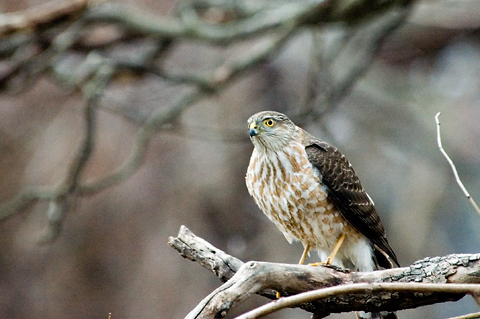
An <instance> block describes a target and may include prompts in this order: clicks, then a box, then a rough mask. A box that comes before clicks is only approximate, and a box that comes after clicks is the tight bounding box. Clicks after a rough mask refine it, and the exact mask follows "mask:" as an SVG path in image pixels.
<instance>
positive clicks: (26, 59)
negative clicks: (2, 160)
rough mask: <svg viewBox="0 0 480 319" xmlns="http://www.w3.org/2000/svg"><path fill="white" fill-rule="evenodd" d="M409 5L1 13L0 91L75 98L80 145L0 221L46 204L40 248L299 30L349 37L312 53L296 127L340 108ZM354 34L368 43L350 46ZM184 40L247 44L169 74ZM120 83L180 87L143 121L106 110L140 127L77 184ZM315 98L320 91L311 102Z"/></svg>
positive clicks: (1, 208) (390, 0) (56, 7)
mask: <svg viewBox="0 0 480 319" xmlns="http://www.w3.org/2000/svg"><path fill="white" fill-rule="evenodd" d="M412 3H413V0H386V1H385V0H374V1H372V0H361V1H354V2H351V1H338V0H327V1H293V0H292V1H282V2H271V1H248V0H245V1H235V2H234V3H232V2H231V1H221V0H194V1H182V2H181V3H180V4H179V5H178V9H177V11H176V14H175V15H173V16H159V15H154V14H152V13H148V12H142V11H139V10H136V9H134V8H130V7H126V6H122V5H118V4H115V3H102V2H100V1H99V2H98V3H96V2H95V1H87V0H74V1H52V2H50V3H48V4H46V5H42V6H39V7H32V8H29V9H26V10H24V11H20V12H15V13H3V14H1V15H0V92H5V93H18V92H22V91H23V90H26V89H28V88H29V87H30V86H31V85H33V84H34V83H35V82H36V81H37V80H38V79H40V78H41V77H50V78H51V79H53V80H54V81H55V83H56V84H57V85H58V86H60V87H62V88H64V89H65V90H69V91H71V92H73V93H79V94H81V95H82V96H83V99H84V101H85V103H84V108H85V110H84V135H83V140H82V142H81V145H79V146H78V151H77V155H76V157H75V159H74V160H73V162H72V163H71V164H70V167H69V170H68V173H67V175H66V176H65V178H64V180H63V181H58V183H57V185H54V186H52V187H42V188H38V187H33V186H32V187H30V188H29V189H25V190H23V191H22V192H20V193H19V194H18V195H17V196H15V197H14V198H12V199H10V200H7V201H6V202H4V203H2V204H1V205H0V218H6V217H8V216H10V215H12V214H15V213H16V212H18V211H20V210H22V209H24V208H26V207H27V206H29V205H30V204H32V203H34V202H36V201H47V202H49V203H50V205H49V208H48V211H47V216H48V220H49V226H48V229H47V231H46V233H45V238H43V239H42V241H49V240H52V239H54V238H55V237H56V236H57V235H58V234H59V232H60V230H61V224H62V221H63V220H64V218H65V216H66V214H67V213H68V211H69V210H70V209H71V207H72V203H73V202H74V201H75V199H76V198H77V197H78V196H82V195H86V194H92V193H95V192H99V191H101V190H103V189H105V188H108V187H111V186H112V185H115V184H118V183H120V182H122V181H124V180H126V179H128V178H129V177H130V176H131V175H132V174H133V173H134V172H135V171H136V170H137V169H138V167H139V166H140V165H141V164H142V163H143V161H144V158H145V154H146V151H147V148H148V145H149V142H150V140H151V139H152V137H153V136H155V134H157V133H158V132H159V131H161V130H165V129H167V125H169V127H172V126H174V125H175V123H176V121H177V119H178V118H179V116H180V115H181V114H182V113H183V112H184V111H185V110H186V109H188V108H190V107H192V106H194V105H195V104H196V103H198V102H200V101H202V100H205V99H208V98H209V97H211V96H213V95H214V94H217V93H219V92H221V91H222V90H223V89H225V88H226V87H227V86H228V85H230V84H232V83H233V82H234V81H235V79H237V78H238V77H239V76H241V75H243V74H245V73H246V72H247V71H249V70H251V69H253V68H258V67H259V66H261V64H262V63H265V62H268V61H271V60H272V58H273V57H274V56H275V54H276V53H278V52H279V51H281V50H282V48H283V47H284V45H285V43H287V41H288V40H290V39H291V38H292V37H294V36H296V35H298V34H300V33H301V32H304V31H306V30H308V31H310V32H311V33H312V34H316V35H318V34H319V33H320V32H321V28H323V29H326V27H328V26H332V25H335V26H336V27H337V28H338V26H342V28H343V29H344V30H345V33H346V34H347V35H346V36H345V37H344V40H345V41H343V44H342V45H340V46H336V47H333V48H332V49H329V50H325V51H324V50H317V51H316V54H314V55H312V59H316V62H315V63H316V64H318V65H322V68H318V69H317V70H318V72H312V74H311V75H310V77H311V82H312V85H311V86H310V88H311V91H310V95H311V97H310V98H307V105H308V106H307V107H305V109H304V110H301V111H300V112H299V115H298V118H297V119H300V118H302V117H306V116H307V115H309V116H320V115H321V114H323V112H325V110H327V109H328V108H331V107H332V106H333V105H335V103H338V101H339V100H340V98H341V97H343V96H345V94H347V93H348V91H349V89H350V88H351V87H352V86H353V85H354V83H355V82H356V81H357V80H358V79H359V78H360V77H361V75H362V74H363V73H364V72H365V71H366V70H367V69H368V67H369V66H370V64H371V62H372V60H373V57H374V56H375V54H376V52H377V50H378V48H379V47H380V46H381V43H382V41H383V40H384V39H385V38H386V37H387V36H388V35H389V34H391V32H393V31H394V30H395V29H396V28H397V27H399V26H400V25H401V24H402V23H403V22H404V21H405V19H406V17H407V15H408V13H409V12H410V9H411V6H412ZM106 26H108V27H110V28H111V30H113V31H111V32H109V33H107V35H104V36H103V37H100V38H99V39H98V38H97V39H96V40H95V41H92V40H91V39H90V38H89V35H91V34H92V31H93V30H96V29H101V28H105V27H106ZM355 35H361V36H362V37H363V36H365V37H366V39H368V40H366V41H365V42H362V41H360V42H359V41H358V40H356V41H354V39H355ZM185 42H196V43H203V44H208V45H215V46H216V47H218V48H219V49H221V48H224V47H226V46H231V45H232V44H234V43H239V42H248V43H249V49H248V50H244V51H241V52H238V54H236V55H234V56H233V57H232V58H229V59H225V60H224V61H223V62H222V63H220V65H219V66H218V67H215V68H212V69H211V70H208V71H196V70H193V71H192V70H182V71H176V70H173V69H172V68H169V67H168V66H167V65H166V63H164V62H165V60H166V59H167V58H169V57H170V56H171V55H172V54H174V52H175V51H174V50H173V48H175V46H176V45H178V44H180V43H185ZM352 42H353V44H351V43H352ZM125 46H130V47H131V48H132V50H134V52H135V54H127V55H126V54H119V53H122V50H124V48H125ZM320 47H321V46H320ZM359 47H360V48H362V49H361V50H359V49H358V48H359ZM322 48H323V47H322ZM348 50H350V53H351V52H355V57H356V58H355V59H351V58H350V56H349V55H348V54H345V55H346V57H344V58H343V59H336V58H334V57H335V56H338V55H342V53H344V52H345V51H348ZM327 51H328V52H327ZM78 57H81V58H80V59H79V58H78ZM320 60H321V61H320ZM72 61H74V62H72ZM345 61H349V63H346V62H345ZM333 68H337V69H339V70H340V71H338V72H335V73H337V76H336V77H335V78H334V77H333V76H332V79H331V81H330V83H329V84H328V90H322V88H321V87H320V85H317V84H319V83H320V81H319V80H318V77H319V76H320V75H319V72H320V69H321V70H322V72H328V70H327V69H333ZM323 70H326V71H323ZM125 76H128V77H129V78H130V79H133V80H135V79H138V78H140V77H142V76H154V77H156V78H157V79H158V80H159V81H163V82H165V83H168V84H170V85H177V86H182V87H185V88H186V89H185V90H184V93H183V95H180V96H179V97H178V99H177V100H176V101H174V102H172V103H171V105H167V106H163V105H162V106H159V107H158V109H157V110H156V111H154V112H153V113H152V114H150V115H149V116H147V117H146V116H145V115H142V114H139V113H135V111H133V110H132V111H129V112H124V111H122V110H121V109H109V110H108V111H109V112H110V113H111V114H112V116H123V117H125V118H127V119H128V120H130V121H132V122H134V123H135V124H136V125H138V131H137V135H136V138H135V142H134V143H135V144H134V146H133V150H132V152H131V154H130V155H129V157H128V158H126V159H125V160H124V162H123V164H122V165H121V166H120V167H117V168H112V170H111V171H110V172H109V173H107V174H106V175H105V176H100V177H98V178H97V179H96V180H93V181H85V180H84V178H82V177H83V174H84V171H85V167H86V166H87V163H88V162H89V160H90V158H91V154H92V152H93V150H94V148H95V140H96V135H95V132H96V117H97V112H98V110H99V109H100V108H106V107H105V106H104V105H103V104H102V103H101V98H102V97H103V95H104V93H105V90H106V89H107V88H108V87H109V86H110V85H111V84H112V83H115V82H116V80H117V79H120V78H122V77H125ZM320 91H325V92H326V93H325V95H324V96H323V97H321V98H318V92H320ZM326 102H328V103H326ZM324 104H328V106H327V107H325V106H324Z"/></svg>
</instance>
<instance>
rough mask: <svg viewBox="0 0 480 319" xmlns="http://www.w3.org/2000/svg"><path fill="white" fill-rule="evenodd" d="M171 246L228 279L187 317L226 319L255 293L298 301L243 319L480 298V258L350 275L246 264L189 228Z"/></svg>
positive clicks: (282, 301)
mask: <svg viewBox="0 0 480 319" xmlns="http://www.w3.org/2000/svg"><path fill="white" fill-rule="evenodd" d="M169 245H170V246H172V247H173V248H175V249H176V250H177V251H179V252H180V254H181V255H182V256H183V257H185V258H188V259H190V260H193V261H196V262H198V263H200V264H201V265H202V266H203V267H205V268H207V269H209V270H210V271H212V272H214V273H215V274H216V275H217V276H218V277H219V278H220V279H221V280H222V281H225V280H227V279H230V280H228V281H227V282H226V283H225V284H224V285H222V286H220V287H219V288H218V289H216V290H215V291H213V292H212V293H211V294H210V295H208V296H207V297H206V298H204V299H203V300H202V301H201V302H200V303H199V305H198V306H197V307H196V308H195V309H194V310H192V312H191V313H190V314H189V315H188V316H187V318H214V317H223V316H224V315H226V313H227V312H228V311H229V310H230V309H231V308H232V307H234V306H235V305H237V304H238V303H241V302H242V301H244V300H245V299H247V298H248V297H249V296H251V295H252V294H256V293H259V294H262V295H266V296H267V297H269V298H271V299H275V297H274V295H273V294H271V291H272V289H273V290H275V291H281V292H282V295H284V296H289V295H296V296H292V297H288V298H285V299H284V298H282V299H280V300H278V301H275V302H274V303H273V304H272V305H271V306H265V308H259V309H257V310H255V311H256V312H255V313H253V314H249V315H246V316H245V318H253V317H256V316H257V315H258V314H266V313H269V312H271V311H274V310H276V309H280V308H283V307H292V306H296V307H298V306H301V307H302V308H303V309H305V310H307V311H310V312H313V313H314V314H315V315H316V317H323V316H325V315H328V314H330V313H337V312H348V311H358V310H364V311H383V310H390V311H393V310H401V309H408V308H415V307H419V306H423V305H429V304H434V303H439V302H446V301H456V300H458V299H460V298H462V297H463V296H464V295H465V294H471V295H474V296H477V295H478V294H479V293H480V285H478V283H480V254H458V255H449V256H445V257H434V258H425V259H423V260H419V261H417V262H415V263H414V264H413V265H411V266H409V267H404V268H395V269H388V270H380V271H374V272H350V271H346V270H342V269H337V268H330V267H311V266H306V265H289V264H276V263H266V262H253V261H251V262H247V263H242V262H241V261H239V260H238V259H236V258H234V257H232V256H229V255H228V254H226V253H224V252H223V251H221V250H219V249H218V248H216V247H214V246H212V245H211V244H209V243H208V242H206V241H205V240H203V239H201V238H199V237H197V236H195V235H194V234H193V233H192V232H191V231H189V230H188V229H187V228H186V227H185V226H182V227H181V228H180V232H179V234H178V236H177V237H171V238H170V240H169ZM472 284H474V285H472ZM328 287H330V288H328ZM319 288H323V289H320V290H317V289H319Z"/></svg>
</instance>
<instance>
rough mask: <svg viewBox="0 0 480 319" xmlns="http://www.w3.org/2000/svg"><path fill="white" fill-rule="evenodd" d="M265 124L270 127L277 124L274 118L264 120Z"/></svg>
mask: <svg viewBox="0 0 480 319" xmlns="http://www.w3.org/2000/svg"><path fill="white" fill-rule="evenodd" d="M263 124H264V125H265V126H268V127H272V126H273V125H274V124H275V121H274V120H273V119H266V120H264V121H263Z"/></svg>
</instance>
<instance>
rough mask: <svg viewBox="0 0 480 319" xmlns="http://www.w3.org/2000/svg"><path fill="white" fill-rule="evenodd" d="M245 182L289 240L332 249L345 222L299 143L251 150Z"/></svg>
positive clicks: (263, 209) (313, 246)
mask: <svg viewBox="0 0 480 319" xmlns="http://www.w3.org/2000/svg"><path fill="white" fill-rule="evenodd" d="M246 183H247V188H248V191H249V192H250V195H252V196H253V198H254V200H255V202H256V203H257V205H258V206H259V207H260V209H261V210H262V211H263V212H264V214H265V215H266V216H267V217H268V218H269V219H270V220H271V221H272V222H273V223H274V224H275V225H276V226H277V227H278V228H279V229H280V231H281V232H282V233H283V235H284V236H285V238H286V239H287V240H288V241H289V242H290V243H291V242H292V241H293V240H299V241H301V242H302V244H303V245H304V246H306V245H310V247H311V248H312V249H331V248H332V247H333V246H334V245H335V243H336V240H337V238H338V237H339V236H340V234H341V233H342V232H343V231H344V228H345V227H346V226H347V224H348V223H347V222H346V220H345V219H344V218H343V216H342V214H341V213H340V212H339V211H338V210H337V209H336V208H335V206H334V205H333V203H332V202H331V201H330V199H329V198H328V197H327V194H326V192H325V191H324V190H323V189H322V184H321V177H320V174H319V172H318V169H316V168H314V167H313V166H312V164H311V163H310V162H309V161H308V157H307V154H306V152H305V148H304V147H303V146H302V145H301V144H300V143H292V145H289V146H288V147H285V148H284V149H283V150H281V151H276V152H269V151H268V150H267V151H265V152H263V151H262V152H258V151H257V150H256V149H254V151H253V154H252V157H251V159H250V164H249V167H248V171H247V175H246Z"/></svg>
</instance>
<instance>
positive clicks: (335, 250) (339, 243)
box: [308, 233, 345, 266]
mask: <svg viewBox="0 0 480 319" xmlns="http://www.w3.org/2000/svg"><path fill="white" fill-rule="evenodd" d="M344 240H345V233H343V234H341V235H340V237H338V240H337V243H336V244H335V246H333V249H332V252H331V253H330V255H329V256H328V257H327V260H326V261H321V262H317V263H313V264H308V265H309V266H328V265H331V264H332V263H333V259H334V258H335V256H336V255H337V253H338V250H339V249H340V247H341V246H342V244H343V241H344Z"/></svg>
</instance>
